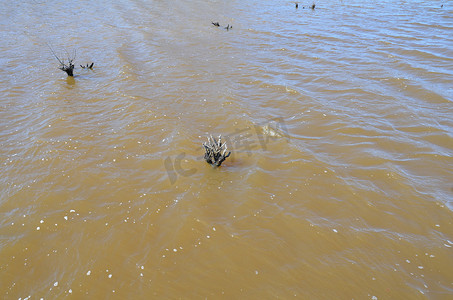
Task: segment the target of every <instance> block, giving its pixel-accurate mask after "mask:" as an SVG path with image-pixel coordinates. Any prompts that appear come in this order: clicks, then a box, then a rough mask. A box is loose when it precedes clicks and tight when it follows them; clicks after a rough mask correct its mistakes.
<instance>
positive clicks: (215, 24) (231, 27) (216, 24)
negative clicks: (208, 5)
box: [211, 21, 233, 31]
mask: <svg viewBox="0 0 453 300" xmlns="http://www.w3.org/2000/svg"><path fill="white" fill-rule="evenodd" d="M211 24H212V25H214V26H215V27H220V24H219V22H212V21H211ZM224 29H226V30H227V31H228V30H230V29H233V26H230V24H228V26H227V27H224Z"/></svg>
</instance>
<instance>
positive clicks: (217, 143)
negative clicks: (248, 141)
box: [203, 135, 231, 167]
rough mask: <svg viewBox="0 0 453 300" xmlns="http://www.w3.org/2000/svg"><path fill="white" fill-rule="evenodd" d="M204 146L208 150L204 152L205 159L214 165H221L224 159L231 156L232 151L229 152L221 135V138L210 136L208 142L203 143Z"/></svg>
mask: <svg viewBox="0 0 453 300" xmlns="http://www.w3.org/2000/svg"><path fill="white" fill-rule="evenodd" d="M203 147H204V149H205V151H206V153H205V154H204V159H205V160H206V162H207V163H208V164H210V165H212V166H214V167H220V165H221V164H222V163H223V161H224V160H225V159H226V158H227V157H228V156H230V154H231V152H228V154H226V152H227V146H226V144H225V143H222V136H219V139H218V140H216V139H215V138H213V137H212V135H211V136H210V137H208V142H207V143H203Z"/></svg>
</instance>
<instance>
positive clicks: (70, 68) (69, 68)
mask: <svg viewBox="0 0 453 300" xmlns="http://www.w3.org/2000/svg"><path fill="white" fill-rule="evenodd" d="M47 46H49V48H50V51H51V52H52V54H53V56H55V58H56V59H57V60H58V62H59V63H60V65H61V66H60V68H59V69H60V70H62V71H64V72H66V74H68V76H71V77H72V76H74V67H75V65H74V60H75V59H76V54H77V53H76V50H75V49H74V51H73V52H72V56H71V55H69V53H68V51H66V55H67V57H68V58H67V63H66V62H65V60H64V59H60V58H59V57H58V56H57V55H56V54H55V51H54V50H53V49H52V46H50V44H47ZM93 65H94V63H91V64H87V65H86V66H82V65H80V67H82V69H85V68H86V69H91V70H92V69H93Z"/></svg>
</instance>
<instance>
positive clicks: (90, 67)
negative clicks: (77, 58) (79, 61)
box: [80, 62, 94, 70]
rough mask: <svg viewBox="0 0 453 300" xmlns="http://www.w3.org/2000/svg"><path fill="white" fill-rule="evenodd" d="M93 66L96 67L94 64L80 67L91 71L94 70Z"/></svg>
mask: <svg viewBox="0 0 453 300" xmlns="http://www.w3.org/2000/svg"><path fill="white" fill-rule="evenodd" d="M93 66H94V62H92V63H91V65H90V64H87V65H86V66H83V65H80V67H81V68H82V69H90V70H93Z"/></svg>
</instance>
